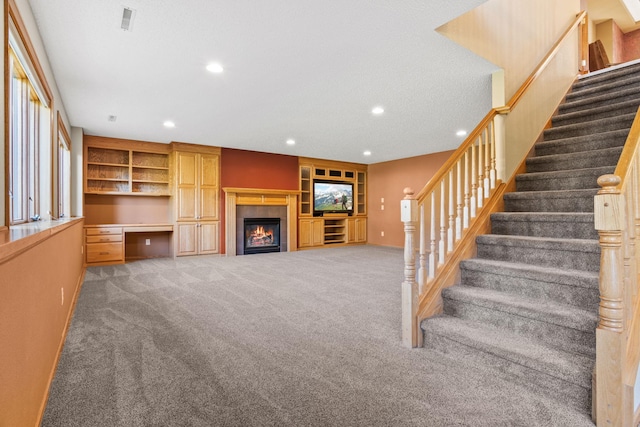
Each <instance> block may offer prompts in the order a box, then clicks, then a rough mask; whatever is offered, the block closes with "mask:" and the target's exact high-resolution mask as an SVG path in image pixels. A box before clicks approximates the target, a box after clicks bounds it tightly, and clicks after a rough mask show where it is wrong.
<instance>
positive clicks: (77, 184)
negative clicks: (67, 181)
mask: <svg viewBox="0 0 640 427" xmlns="http://www.w3.org/2000/svg"><path fill="white" fill-rule="evenodd" d="M70 132H71V135H70V136H71V216H83V211H82V205H83V202H84V200H83V195H84V194H83V186H82V155H83V150H82V137H83V131H82V128H77V127H72V128H71V130H70Z"/></svg>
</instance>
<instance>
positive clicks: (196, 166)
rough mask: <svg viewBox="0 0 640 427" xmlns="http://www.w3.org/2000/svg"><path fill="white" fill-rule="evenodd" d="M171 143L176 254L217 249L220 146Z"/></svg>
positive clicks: (211, 252)
mask: <svg viewBox="0 0 640 427" xmlns="http://www.w3.org/2000/svg"><path fill="white" fill-rule="evenodd" d="M173 145H174V146H175V147H177V148H178V150H179V151H174V153H173V157H174V167H175V185H174V187H175V212H176V218H175V219H176V227H175V229H176V236H174V239H175V241H176V255H177V256H184V255H204V254H213V253H219V252H220V244H219V242H220V231H219V228H220V225H219V210H220V208H219V198H220V196H219V194H220V184H219V179H220V178H219V177H220V170H219V169H220V154H219V153H220V151H219V150H220V149H219V148H213V147H199V146H191V147H187V146H186V145H187V144H176V143H174V144H173ZM185 149H189V151H185ZM192 150H193V151H192ZM195 150H201V151H195Z"/></svg>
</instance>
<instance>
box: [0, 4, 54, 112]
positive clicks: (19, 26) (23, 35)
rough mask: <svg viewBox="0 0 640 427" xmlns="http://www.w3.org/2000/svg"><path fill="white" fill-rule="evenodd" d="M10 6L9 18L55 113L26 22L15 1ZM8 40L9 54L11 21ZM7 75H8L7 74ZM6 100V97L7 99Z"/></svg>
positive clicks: (7, 30)
mask: <svg viewBox="0 0 640 427" xmlns="http://www.w3.org/2000/svg"><path fill="white" fill-rule="evenodd" d="M8 2H9V4H8V7H9V8H8V13H9V17H10V18H11V20H12V21H13V23H14V24H15V26H16V30H17V31H18V35H19V36H20V39H21V40H22V44H23V45H24V47H25V49H26V50H27V55H29V60H30V61H31V65H33V68H34V69H35V70H34V71H35V72H36V74H37V75H38V79H39V80H40V84H41V85H42V88H43V89H44V91H45V95H46V96H47V104H49V107H50V108H51V110H52V111H53V93H52V92H51V88H50V87H49V83H48V82H47V78H46V76H45V73H44V71H43V69H42V66H41V65H40V61H39V60H38V56H37V55H36V50H35V48H34V47H33V43H31V38H30V37H29V33H28V32H27V28H26V27H25V25H24V21H23V20H22V17H21V16H20V12H19V10H18V6H17V5H16V2H15V0H8ZM6 24H7V26H6V31H5V33H6V39H5V43H6V45H7V52H8V46H9V25H8V24H9V21H8V20H7V21H6ZM5 60H6V56H5ZM5 75H6V74H5ZM5 98H6V97H5Z"/></svg>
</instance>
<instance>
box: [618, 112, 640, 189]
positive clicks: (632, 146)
mask: <svg viewBox="0 0 640 427" xmlns="http://www.w3.org/2000/svg"><path fill="white" fill-rule="evenodd" d="M639 117H640V108H638V112H637V114H636V120H634V121H633V124H632V125H631V130H630V131H629V136H628V137H627V141H626V143H625V144H624V148H623V149H622V153H620V159H619V160H618V165H617V166H616V170H615V172H613V174H614V175H616V176H619V177H620V184H618V185H617V186H616V188H617V189H622V187H623V186H624V185H625V178H626V177H627V175H628V174H629V170H630V168H631V165H632V161H633V158H634V156H635V155H636V151H637V150H638V145H640V119H639Z"/></svg>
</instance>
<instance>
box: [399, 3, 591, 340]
mask: <svg viewBox="0 0 640 427" xmlns="http://www.w3.org/2000/svg"><path fill="white" fill-rule="evenodd" d="M585 18H586V13H585V12H582V13H580V14H579V15H578V16H577V17H576V19H575V20H574V21H573V22H572V23H571V25H570V26H569V27H568V28H567V29H566V30H565V31H564V33H563V34H562V35H561V37H560V38H559V39H558V41H557V42H556V43H555V44H554V45H553V47H552V48H551V49H550V50H549V52H548V53H547V55H545V57H544V58H543V59H542V61H540V63H539V64H538V66H537V67H536V69H535V70H534V71H533V73H531V75H530V76H529V77H528V78H527V80H526V81H525V82H524V83H523V84H522V86H521V87H520V89H518V90H517V91H516V93H515V94H514V95H513V96H512V97H511V99H510V100H509V102H507V104H506V105H505V106H504V107H501V108H497V109H496V108H494V109H492V110H491V111H490V112H489V113H488V114H487V115H486V117H485V118H484V119H483V120H482V121H481V122H480V123H479V124H478V125H477V126H476V128H475V129H474V130H473V131H472V132H471V133H470V134H469V136H468V137H467V139H466V140H465V141H464V142H463V143H462V145H461V146H460V147H459V148H458V149H457V150H456V151H455V152H454V153H453V154H452V156H451V157H450V158H449V160H447V162H446V163H445V164H444V165H443V166H442V167H441V168H440V169H439V170H438V172H437V173H436V174H435V175H434V176H433V177H432V178H431V179H430V180H429V182H428V183H427V185H426V186H425V187H424V188H423V189H422V190H421V191H420V192H419V193H418V194H417V196H414V193H413V190H411V189H405V199H404V200H403V201H402V209H401V212H402V221H403V222H404V223H405V251H404V253H405V271H404V281H403V283H402V337H403V338H402V339H403V343H404V344H405V345H406V346H408V347H416V346H420V345H421V343H422V334H420V333H419V322H420V320H421V319H422V318H425V317H428V316H429V315H432V314H435V313H438V312H439V311H441V297H440V293H441V291H442V289H443V288H444V287H447V286H450V285H452V284H453V283H454V280H455V276H456V274H457V271H458V263H459V262H460V260H461V259H464V258H465V257H469V256H471V255H472V254H473V252H474V251H475V236H476V235H477V234H482V233H483V232H488V230H487V224H488V217H489V214H490V213H491V212H492V211H494V210H495V209H496V208H497V207H498V206H499V205H500V202H501V200H502V194H503V193H504V191H505V188H506V185H505V183H503V180H504V179H505V177H504V176H503V174H504V170H503V169H502V168H501V166H500V165H504V163H505V161H504V158H505V139H504V133H505V123H504V120H505V119H504V117H505V116H506V115H508V114H510V113H512V111H514V109H515V108H516V106H517V105H518V104H519V103H520V102H521V100H523V98H525V97H526V96H527V94H528V93H531V92H532V91H531V88H532V87H534V84H536V82H537V81H539V80H542V78H541V76H542V75H543V73H544V71H545V70H546V69H547V67H548V66H549V64H550V63H552V61H554V59H555V58H556V56H557V54H558V52H560V51H561V49H562V48H563V45H566V43H567V42H568V40H570V37H571V36H573V35H575V34H576V32H577V30H580V31H578V34H580V35H581V38H582V39H583V40H582V42H583V43H584V42H585V41H586V40H585V37H584V32H582V31H581V30H582V28H581V27H585V28H586V25H584V24H585V23H586V19H585ZM574 50H575V51H577V52H580V51H583V50H582V49H575V47H574ZM576 59H577V58H576ZM581 59H583V58H580V60H581ZM573 77H575V74H574V75H573ZM558 101H559V100H558ZM528 108H529V109H535V108H536V107H535V106H531V105H529V106H528ZM554 108H555V106H554ZM528 111H529V110H528ZM528 111H524V113H522V114H519V116H520V117H525V118H526V115H527V114H528ZM538 131H539V130H538ZM536 137H537V135H535V136H531V137H530V140H531V143H533V141H534V140H535V138H536ZM526 151H528V148H526V149H525V150H524V152H526ZM480 217H482V218H480ZM416 241H417V242H418V243H417V244H416ZM418 248H419V252H418V255H419V257H418V258H419V264H418V267H417V268H416V249H418ZM416 270H417V281H416Z"/></svg>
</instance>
